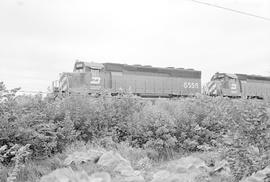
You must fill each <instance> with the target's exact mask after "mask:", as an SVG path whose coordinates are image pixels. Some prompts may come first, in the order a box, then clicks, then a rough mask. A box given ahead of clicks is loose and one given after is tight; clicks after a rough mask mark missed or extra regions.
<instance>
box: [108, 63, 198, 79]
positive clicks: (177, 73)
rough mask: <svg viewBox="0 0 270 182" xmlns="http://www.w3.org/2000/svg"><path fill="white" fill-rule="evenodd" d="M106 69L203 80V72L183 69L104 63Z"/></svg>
mask: <svg viewBox="0 0 270 182" xmlns="http://www.w3.org/2000/svg"><path fill="white" fill-rule="evenodd" d="M103 65H104V68H105V70H107V71H118V72H123V71H136V72H152V73H162V74H168V75H170V76H174V77H184V78H201V71H197V70H193V69H183V68H181V69H180V68H171V67H170V68H159V67H152V66H141V65H127V64H118V63H104V64H103Z"/></svg>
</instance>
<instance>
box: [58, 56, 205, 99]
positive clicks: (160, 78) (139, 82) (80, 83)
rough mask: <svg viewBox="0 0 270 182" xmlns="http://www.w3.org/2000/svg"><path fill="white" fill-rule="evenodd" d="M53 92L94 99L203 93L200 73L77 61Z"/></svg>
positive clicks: (169, 68)
mask: <svg viewBox="0 0 270 182" xmlns="http://www.w3.org/2000/svg"><path fill="white" fill-rule="evenodd" d="M53 88H54V92H55V93H57V94H61V95H66V94H89V95H92V94H93V95H94V94H97V93H99V92H101V91H102V90H110V92H111V93H112V94H117V93H119V92H121V91H126V92H131V93H133V94H135V95H138V96H141V97H173V96H193V95H195V94H196V93H200V92H201V71H197V70H193V69H183V68H173V67H168V68H158V67H152V66H142V65H127V64H116V63H102V64H101V63H95V62H82V61H77V62H76V63H75V65H74V68H73V72H66V73H62V74H61V75H60V79H59V81H58V86H55V85H54V86H53Z"/></svg>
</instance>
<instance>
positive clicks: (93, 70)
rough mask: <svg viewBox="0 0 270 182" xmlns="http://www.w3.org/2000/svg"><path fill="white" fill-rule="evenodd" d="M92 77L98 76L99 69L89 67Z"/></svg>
mask: <svg viewBox="0 0 270 182" xmlns="http://www.w3.org/2000/svg"><path fill="white" fill-rule="evenodd" d="M91 73H92V77H99V70H96V69H91Z"/></svg>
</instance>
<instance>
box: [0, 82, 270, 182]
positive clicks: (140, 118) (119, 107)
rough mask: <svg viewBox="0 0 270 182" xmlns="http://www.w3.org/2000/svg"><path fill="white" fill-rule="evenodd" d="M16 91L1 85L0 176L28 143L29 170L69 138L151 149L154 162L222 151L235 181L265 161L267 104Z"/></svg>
mask: <svg viewBox="0 0 270 182" xmlns="http://www.w3.org/2000/svg"><path fill="white" fill-rule="evenodd" d="M16 91H17V89H13V90H7V89H6V88H5V86H4V84H3V83H0V147H1V146H5V147H6V148H2V150H1V149H0V162H1V164H0V168H1V165H2V169H3V170H2V171H1V173H3V171H4V169H7V168H8V167H10V166H13V165H14V160H13V159H14V156H15V153H14V152H12V150H15V149H16V147H17V148H18V147H20V146H25V145H27V144H30V146H29V150H28V151H29V152H30V154H29V155H28V158H27V159H28V161H24V163H26V166H27V165H28V166H29V165H34V163H37V164H39V162H36V161H44V159H46V160H48V159H52V158H54V157H55V156H57V155H60V154H61V153H62V152H63V151H64V150H65V148H66V147H67V146H69V145H70V144H72V143H73V142H75V141H84V142H94V141H99V142H100V144H101V145H104V147H108V146H106V145H108V142H106V139H108V138H110V139H111V141H112V142H113V143H120V142H125V143H126V144H128V145H129V146H131V147H133V148H142V149H145V150H152V151H155V152H156V154H157V155H156V158H158V159H159V160H166V159H169V158H171V157H173V155H174V154H175V153H181V154H183V155H185V154H190V153H193V152H208V151H220V155H221V157H222V158H224V159H226V160H227V161H228V162H229V164H230V168H231V171H232V172H233V175H234V178H235V179H236V180H237V181H238V180H240V179H241V178H242V177H243V176H248V175H250V174H252V173H254V172H256V171H258V170H261V169H263V168H265V167H266V166H267V165H269V164H270V155H269V152H270V119H269V116H270V111H269V103H267V102H266V101H257V100H242V99H229V98H221V97H216V98H211V97H206V96H197V97H196V98H186V99H179V100H163V99H160V100H159V99H156V100H154V101H153V100H145V99H141V98H139V97H135V96H133V95H131V94H121V95H118V96H115V97H109V96H108V95H107V94H106V93H102V94H101V96H100V97H98V98H90V97H88V96H70V97H67V98H64V99H61V100H60V99H59V100H57V99H56V100H52V99H50V98H42V97H41V96H40V95H35V96H25V95H24V96H15V94H16ZM102 141H104V142H103V143H102ZM8 150H10V151H8ZM24 160H26V159H24ZM29 161H30V162H29ZM56 163H57V162H56ZM39 165H40V164H39ZM50 165H51V166H50V168H52V170H53V168H58V167H59V166H57V165H59V164H53V165H52V164H50ZM0 170H1V169H0ZM40 175H42V174H40ZM25 178H26V177H25ZM25 178H24V179H25ZM2 179H3V178H2ZM28 180H30V179H28Z"/></svg>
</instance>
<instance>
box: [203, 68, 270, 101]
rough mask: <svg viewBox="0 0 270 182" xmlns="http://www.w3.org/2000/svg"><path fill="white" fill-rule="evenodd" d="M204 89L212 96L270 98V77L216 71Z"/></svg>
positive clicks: (205, 92)
mask: <svg viewBox="0 0 270 182" xmlns="http://www.w3.org/2000/svg"><path fill="white" fill-rule="evenodd" d="M203 90H204V94H207V95H210V96H227V97H233V98H240V97H241V98H257V99H270V77H264V76H259V75H246V74H228V73H216V74H215V75H214V76H213V77H212V78H211V81H210V82H208V83H207V84H206V85H205V87H204V89H203Z"/></svg>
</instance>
